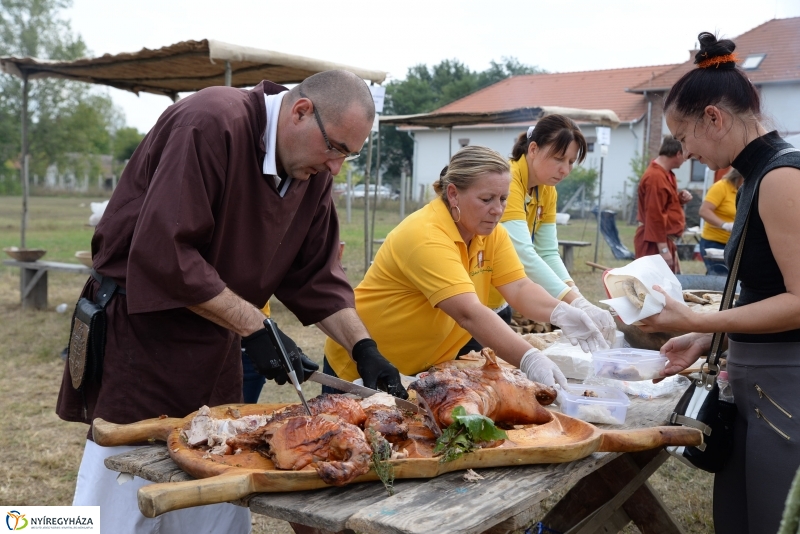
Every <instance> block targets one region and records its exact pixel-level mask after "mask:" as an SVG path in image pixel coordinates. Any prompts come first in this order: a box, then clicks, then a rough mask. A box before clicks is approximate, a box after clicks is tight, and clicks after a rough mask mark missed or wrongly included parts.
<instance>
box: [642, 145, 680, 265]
mask: <svg viewBox="0 0 800 534" xmlns="http://www.w3.org/2000/svg"><path fill="white" fill-rule="evenodd" d="M638 196H639V204H638V210H639V211H638V215H637V219H638V220H639V227H638V228H637V229H636V234H635V235H634V238H633V245H634V249H635V254H636V257H637V258H641V257H642V256H650V255H653V254H659V252H660V251H659V250H658V243H664V242H666V243H667V247H668V248H669V250H670V253H671V254H672V257H673V260H674V265H675V272H679V269H680V267H679V262H678V254H677V247H676V246H675V243H673V242H672V240H671V239H669V236H680V235H681V234H683V227H684V226H685V224H686V216H685V214H684V212H683V206H682V205H681V202H680V199H679V197H678V184H677V182H676V180H675V175H674V174H673V173H672V171H668V170H666V169H665V168H664V167H662V166H661V165H659V164H658V163H656V162H655V160H654V161H652V162H650V166H648V167H647V170H645V172H644V174H643V175H642V179H641V180H640V181H639V192H638Z"/></svg>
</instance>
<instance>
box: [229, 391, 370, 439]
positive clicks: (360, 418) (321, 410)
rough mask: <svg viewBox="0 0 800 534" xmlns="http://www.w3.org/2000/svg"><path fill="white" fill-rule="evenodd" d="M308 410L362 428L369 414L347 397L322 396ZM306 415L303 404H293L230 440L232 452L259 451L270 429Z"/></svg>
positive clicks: (310, 400)
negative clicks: (256, 426) (241, 450)
mask: <svg viewBox="0 0 800 534" xmlns="http://www.w3.org/2000/svg"><path fill="white" fill-rule="evenodd" d="M308 408H309V409H310V410H311V415H320V414H330V415H338V416H339V417H340V418H341V420H342V421H345V422H347V423H350V424H351V425H356V426H361V425H362V424H363V423H364V421H365V420H366V419H367V414H365V413H364V410H363V409H362V408H361V405H360V404H359V403H358V401H355V400H353V399H352V398H350V397H347V396H345V395H320V396H318V397H314V398H313V399H309V401H308ZM304 415H306V411H305V408H303V405H302V404H293V405H291V406H287V407H286V408H283V409H282V410H278V411H276V412H274V413H273V414H272V416H271V417H270V418H269V419H268V420H267V421H266V422H265V423H264V424H263V425H262V426H261V427H259V428H256V429H254V430H252V431H250V432H242V433H240V434H237V435H235V436H233V437H231V438H230V439H228V441H227V444H228V446H229V447H230V449H231V451H232V452H233V451H236V449H246V450H257V449H259V448H263V447H264V445H266V441H265V439H264V435H265V434H266V433H267V432H269V427H270V426H272V425H276V424H278V423H280V422H282V421H285V420H287V419H291V418H292V417H298V416H304Z"/></svg>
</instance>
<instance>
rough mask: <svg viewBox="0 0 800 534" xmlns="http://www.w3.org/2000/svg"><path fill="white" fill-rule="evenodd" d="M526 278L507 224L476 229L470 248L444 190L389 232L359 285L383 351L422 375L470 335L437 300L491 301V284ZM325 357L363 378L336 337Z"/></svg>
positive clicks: (362, 306) (367, 321)
mask: <svg viewBox="0 0 800 534" xmlns="http://www.w3.org/2000/svg"><path fill="white" fill-rule="evenodd" d="M522 278H525V270H524V269H523V267H522V263H521V262H520V261H519V258H518V257H517V253H516V251H515V250H514V246H513V245H512V243H511V240H510V239H509V237H508V233H507V232H506V229H505V228H503V227H502V226H499V225H498V226H497V228H495V230H494V231H493V232H492V233H491V234H489V235H488V236H475V237H474V238H473V239H472V243H471V244H470V247H469V250H467V245H466V244H465V243H464V240H463V239H462V238H461V235H460V234H459V233H458V229H457V228H456V225H455V223H454V222H453V219H452V217H451V216H450V213H449V211H448V210H447V206H445V204H444V202H442V200H441V199H440V198H438V197H437V198H435V199H434V200H433V201H431V202H430V203H429V204H428V205H427V206H425V207H424V208H422V209H421V210H419V211H417V212H415V213H413V214H412V215H410V216H409V217H407V218H406V219H405V220H404V221H403V222H401V223H400V224H399V225H398V226H397V227H396V228H395V229H394V230H392V231H391V232H390V233H389V235H388V236H387V237H386V241H385V242H384V243H383V245H381V248H380V249H378V254H377V256H376V257H375V262H374V263H373V264H372V266H371V267H370V268H369V270H368V271H367V274H366V276H365V277H364V280H362V282H361V283H360V284H359V285H358V287H356V289H355V295H356V311H357V312H358V315H359V317H361V320H362V321H364V325H365V326H366V327H367V330H368V331H369V333H370V335H371V336H372V338H373V339H375V341H376V342H377V343H378V350H380V352H381V354H383V356H385V357H386V358H387V359H388V360H389V361H390V362H392V363H393V364H394V365H395V366H396V367H397V368H398V369H399V370H400V372H401V373H403V374H405V375H415V374H417V373H419V372H421V371H424V370H426V369H428V368H430V367H431V366H432V365H435V364H437V363H441V362H444V361H448V360H452V359H454V358H455V357H456V354H457V353H458V350H459V349H460V348H461V347H463V346H464V345H465V344H466V343H467V341H469V339H470V337H471V335H470V333H469V332H467V331H466V330H464V329H463V328H461V327H460V326H459V325H458V323H456V322H455V320H453V318H452V317H450V316H449V315H447V314H446V313H445V312H444V311H442V310H440V309H439V308H437V307H436V305H437V304H439V303H440V302H442V301H443V300H445V299H448V298H450V297H453V296H455V295H460V294H462V293H475V294H476V295H477V297H478V300H479V301H480V302H481V304H483V305H486V302H487V301H488V298H489V289H490V288H491V287H492V286H501V285H505V284H508V283H511V282H514V281H516V280H520V279H522ZM325 356H326V357H327V358H328V362H329V363H330V365H331V367H332V368H333V370H334V371H335V372H336V374H337V375H338V376H339V377H340V378H343V379H345V380H350V381H352V380H355V379H356V378H358V371H357V370H356V364H355V362H354V361H353V360H352V359H351V358H350V356H349V355H348V353H347V351H346V350H345V349H344V348H343V347H342V346H341V345H339V344H338V343H336V342H335V341H333V340H332V339H328V340H327V341H326V342H325Z"/></svg>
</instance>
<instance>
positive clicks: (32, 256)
mask: <svg viewBox="0 0 800 534" xmlns="http://www.w3.org/2000/svg"><path fill="white" fill-rule="evenodd" d="M3 250H4V251H5V252H6V254H8V255H9V256H11V257H12V258H14V259H15V260H17V261H36V260H38V259H39V258H41V257H42V256H44V255H45V254H46V253H47V251H46V250H44V249H41V248H18V247H6V248H4V249H3Z"/></svg>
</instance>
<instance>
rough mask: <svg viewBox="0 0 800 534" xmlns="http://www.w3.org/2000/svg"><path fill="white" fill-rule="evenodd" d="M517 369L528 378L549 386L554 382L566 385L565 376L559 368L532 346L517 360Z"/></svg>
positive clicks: (553, 384)
mask: <svg viewBox="0 0 800 534" xmlns="http://www.w3.org/2000/svg"><path fill="white" fill-rule="evenodd" d="M519 369H520V371H522V372H523V373H525V376H527V377H528V380H533V381H534V382H539V383H540V384H544V385H545V386H550V387H553V386H555V385H556V384H558V385H560V386H561V387H562V388H565V387H567V377H565V376H564V373H562V372H561V369H559V368H558V366H557V365H556V364H555V363H553V360H551V359H550V358H548V357H547V356H545V355H544V354H542V353H541V352H540V351H538V350H537V349H534V348H532V349H530V350H529V351H528V352H526V353H525V354H524V355H523V356H522V360H521V361H520V362H519Z"/></svg>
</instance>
